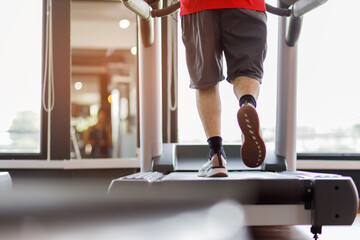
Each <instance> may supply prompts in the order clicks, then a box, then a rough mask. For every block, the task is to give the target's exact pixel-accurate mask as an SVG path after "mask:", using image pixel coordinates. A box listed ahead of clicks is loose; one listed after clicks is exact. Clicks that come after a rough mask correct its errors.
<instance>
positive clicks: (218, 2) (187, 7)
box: [180, 0, 266, 15]
mask: <svg viewBox="0 0 360 240" xmlns="http://www.w3.org/2000/svg"><path fill="white" fill-rule="evenodd" d="M180 4H181V5H180V14H181V15H185V14H190V13H194V12H198V11H202V10H207V9H219V8H245V9H250V10H258V11H265V10H266V9H265V0H180Z"/></svg>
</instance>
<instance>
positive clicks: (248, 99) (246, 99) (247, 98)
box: [239, 94, 256, 108]
mask: <svg viewBox="0 0 360 240" xmlns="http://www.w3.org/2000/svg"><path fill="white" fill-rule="evenodd" d="M245 103H250V104H251V105H253V106H254V107H255V108H256V100H255V98H254V97H253V96H252V95H250V94H247V95H244V96H242V97H241V98H240V101H239V104H240V107H242V105H244V104H245Z"/></svg>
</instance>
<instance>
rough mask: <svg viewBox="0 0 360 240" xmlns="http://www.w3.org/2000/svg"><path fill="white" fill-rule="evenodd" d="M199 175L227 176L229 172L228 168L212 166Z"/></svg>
mask: <svg viewBox="0 0 360 240" xmlns="http://www.w3.org/2000/svg"><path fill="white" fill-rule="evenodd" d="M198 176H199V177H227V176H228V172H227V170H226V168H211V169H210V170H209V171H207V172H201V173H199V174H198Z"/></svg>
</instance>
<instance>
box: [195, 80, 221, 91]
mask: <svg viewBox="0 0 360 240" xmlns="http://www.w3.org/2000/svg"><path fill="white" fill-rule="evenodd" d="M223 80H224V79H221V80H220V81H218V82H213V83H208V84H192V83H190V85H189V87H190V88H191V89H206V88H211V87H215V86H216V85H217V84H218V83H220V82H222V81H223Z"/></svg>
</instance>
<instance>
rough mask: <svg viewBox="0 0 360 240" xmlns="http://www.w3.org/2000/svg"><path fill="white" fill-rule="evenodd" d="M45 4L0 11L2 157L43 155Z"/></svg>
mask: <svg viewBox="0 0 360 240" xmlns="http://www.w3.org/2000/svg"><path fill="white" fill-rule="evenodd" d="M42 10H43V1H42V0H36V1H27V0H18V1H3V2H2V3H1V8H0V32H1V37H0V86H1V87H0V109H1V111H2V113H1V118H0V153H1V154H13V153H40V132H41V79H42V76H41V71H42V30H43V29H42V15H43V14H42Z"/></svg>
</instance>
